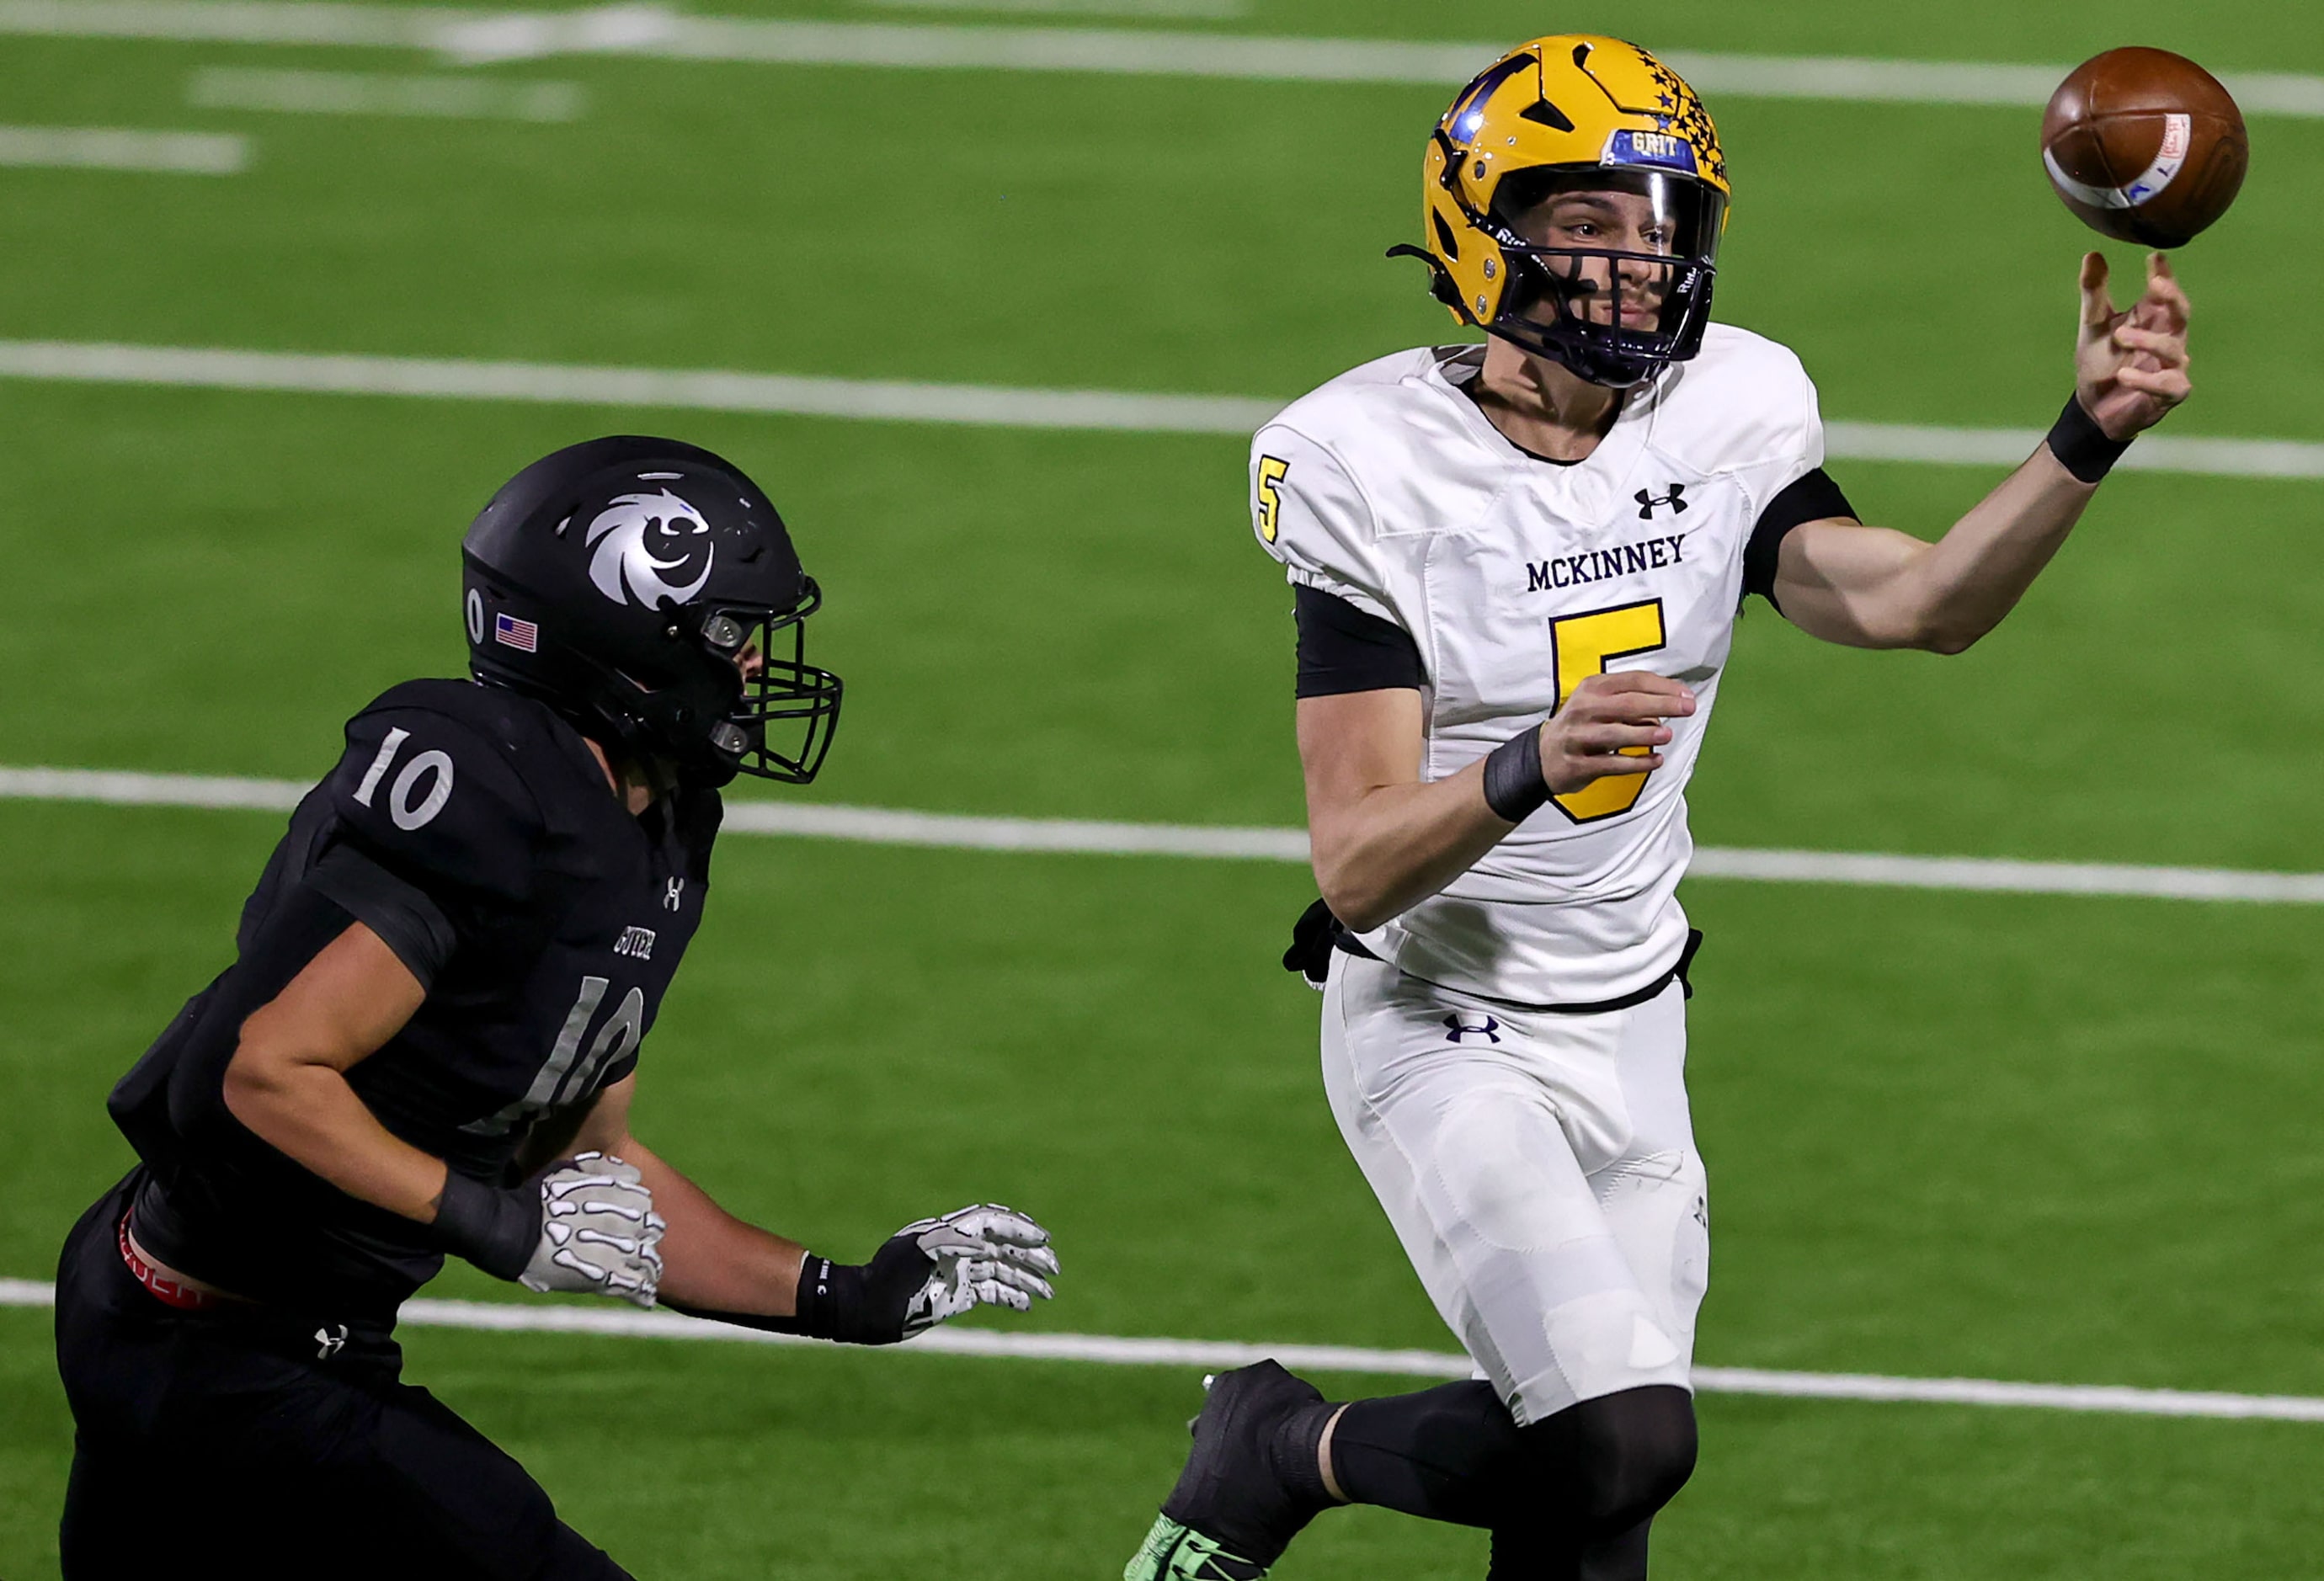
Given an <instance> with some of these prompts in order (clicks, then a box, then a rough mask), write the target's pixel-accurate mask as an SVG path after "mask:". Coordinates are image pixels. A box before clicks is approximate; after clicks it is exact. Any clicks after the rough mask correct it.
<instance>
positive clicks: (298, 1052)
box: [57, 438, 1056, 1581]
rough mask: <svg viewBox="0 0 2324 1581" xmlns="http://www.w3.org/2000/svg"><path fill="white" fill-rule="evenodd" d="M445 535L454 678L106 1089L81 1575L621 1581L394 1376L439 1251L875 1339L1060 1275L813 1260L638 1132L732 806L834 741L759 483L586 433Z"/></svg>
mask: <svg viewBox="0 0 2324 1581" xmlns="http://www.w3.org/2000/svg"><path fill="white" fill-rule="evenodd" d="M464 548H465V559H466V599H465V608H466V617H467V631H468V649H469V658H470V669H471V671H472V673H473V676H474V681H473V682H470V681H448V680H435V681H412V682H408V683H406V684H405V685H401V686H397V687H395V688H393V689H392V690H391V691H389V692H388V693H387V694H385V695H383V696H382V697H381V698H380V699H379V700H378V701H377V702H375V703H372V704H371V705H370V706H369V707H367V708H365V709H364V711H363V712H360V713H358V714H357V715H356V716H355V718H354V719H353V720H351V721H350V722H348V724H347V727H346V741H347V747H346V756H345V757H343V758H341V759H340V760H339V764H338V767H337V768H335V769H334V770H332V772H331V773H330V775H329V776H328V777H327V778H325V779H324V781H323V782H322V783H321V784H320V785H319V786H317V787H316V788H315V789H314V791H313V792H311V793H310V794H309V795H308V796H307V798H306V799H305V800H304V801H303V802H302V803H301V804H300V806H299V810H298V811H297V813H294V814H293V815H292V817H291V827H290V831H289V832H288V833H287V834H286V835H285V836H284V838H283V840H282V842H281V845H280V846H278V847H277V848H276V850H275V851H274V855H273V857H272V859H271V860H270V861H269V862H268V863H267V866H266V870H265V872H264V874H263V877H262V878H260V880H259V883H258V887H257V889H256V890H255V891H254V893H253V894H252V896H251V897H250V900H249V903H248V904H247V905H245V906H244V909H243V914H242V923H241V927H240V930H239V933H238V934H237V936H236V947H237V959H236V960H235V963H234V964H233V965H232V966H231V967H229V968H228V969H227V970H226V971H225V972H224V973H223V974H222V975H220V976H219V977H218V979H217V980H216V981H215V982H213V983H211V984H210V986H209V987H208V988H206V989H204V990H203V991H202V992H201V993H200V994H198V995H197V996H196V997H194V998H193V999H192V1000H191V1001H190V1002H189V1003H188V1004H187V1006H186V1007H185V1008H184V1009H183V1010H182V1011H180V1013H179V1015H178V1016H177V1018H176V1020H174V1021H173V1022H171V1025H170V1027H169V1029H168V1030H167V1031H165V1032H164V1033H163V1034H161V1039H160V1041H158V1042H157V1043H154V1045H153V1046H152V1049H151V1050H149V1051H148V1052H147V1053H146V1054H145V1056H144V1057H143V1059H141V1060H140V1061H139V1062H137V1064H136V1066H135V1067H134V1069H133V1070H131V1071H130V1072H129V1074H128V1075H127V1076H125V1077H124V1078H123V1080H122V1081H121V1083H120V1084H119V1086H117V1087H116V1088H115V1089H114V1092H113V1095H112V1098H111V1099H110V1101H109V1108H110V1109H111V1111H112V1114H113V1117H114V1119H115V1122H116V1123H117V1124H118V1125H119V1126H120V1127H121V1129H122V1131H123V1133H124V1135H126V1136H127V1137H128V1138H129V1141H130V1143H131V1144H132V1145H133V1146H134V1148H135V1149H136V1152H137V1154H138V1158H139V1161H140V1162H139V1163H138V1165H137V1167H136V1168H135V1169H134V1170H132V1171H131V1172H130V1173H129V1174H128V1176H127V1177H126V1178H125V1179H124V1180H123V1181H121V1182H120V1183H119V1184H117V1185H116V1186H115V1187H114V1188H113V1189H112V1190H109V1191H107V1192H106V1194H105V1196H104V1197H103V1198H101V1199H100V1200H98V1201H97V1203H96V1205H95V1206H93V1207H92V1208H90V1209H89V1210H88V1212H87V1213H86V1214H84V1215H83V1216H82V1218H81V1220H80V1222H79V1223H78V1225H77V1226H76V1227H74V1229H73V1232H72V1235H71V1236H70V1238H69V1240H68V1242H67V1243H66V1246H65V1251H64V1257H63V1262H62V1265H61V1266H60V1269H59V1273H58V1280H57V1354H58V1362H59V1366H60V1371H61V1372H62V1374H63V1376H64V1383H65V1391H66V1394H67V1396H68V1398H69V1400H70V1402H71V1405H72V1410H73V1416H74V1420H75V1422H76V1424H77V1429H78V1430H77V1433H76V1436H75V1451H74V1457H73V1467H72V1478H71V1483H70V1486H69V1491H68V1493H67V1495H66V1502H65V1513H64V1521H63V1529H62V1551H63V1564H64V1573H65V1575H66V1576H67V1577H69V1578H78V1577H87V1576H125V1575H129V1574H131V1573H133V1571H134V1572H140V1573H142V1572H144V1571H147V1570H151V1569H154V1568H157V1567H161V1568H172V1567H177V1568H182V1567H192V1568H194V1569H195V1570H197V1571H200V1570H204V1569H208V1570H210V1571H212V1572H213V1573H217V1574H229V1573H231V1574H235V1575H240V1576H291V1575H297V1576H335V1577H336V1576H428V1577H451V1576H478V1577H484V1576H491V1577H498V1578H505V1581H515V1578H519V1577H551V1576H555V1577H565V1576H621V1575H622V1574H624V1572H623V1571H622V1569H621V1568H620V1567H618V1566H616V1565H615V1564H614V1563H613V1560H612V1559H610V1558H607V1557H606V1556H605V1555H604V1553H602V1552H600V1551H599V1550H598V1549H595V1548H594V1547H592V1546H591V1545H590V1544H589V1543H588V1542H586V1540H583V1539H582V1538H580V1537H579V1536H577V1535H576V1533H575V1532H574V1531H573V1530H572V1529H571V1528H569V1527H567V1526H566V1525H565V1524H563V1523H562V1522H561V1521H558V1518H557V1515H556V1512H555V1511H554V1510H553V1509H552V1508H551V1507H550V1504H549V1497H548V1495H547V1494H544V1493H543V1492H542V1491H541V1490H540V1488H539V1485H538V1484H535V1483H534V1482H533V1481H532V1479H531V1478H530V1476H528V1475H526V1474H525V1472H524V1470H523V1468H522V1467H521V1466H518V1465H517V1464H516V1462H515V1461H513V1460H512V1459H511V1458H509V1457H508V1456H506V1455H505V1454H503V1453H502V1452H501V1451H500V1450H499V1449H497V1448H494V1447H493V1445H492V1444H491V1443H490V1442H488V1441H487V1440H486V1439H484V1437H483V1436H482V1435H481V1434H479V1433H478V1432H477V1431H476V1430H475V1429H473V1428H471V1427H469V1426H468V1425H467V1424H466V1422H464V1421H462V1420H460V1419H459V1418H458V1417H457V1416H456V1415H455V1414H453V1412H452V1411H449V1410H447V1408H446V1407H445V1406H443V1405H442V1404H440V1403H438V1402H437V1401H436V1400H435V1399H434V1398H432V1397H431V1396H430V1395H429V1393H427V1392H426V1391H425V1390H422V1389H419V1388H415V1387H413V1386H411V1385H409V1384H406V1383H401V1381H400V1377H399V1374H400V1371H401V1354H400V1352H399V1350H398V1347H397V1346H396V1344H395V1341H394V1339H393V1337H392V1329H393V1326H394V1322H395V1317H396V1311H397V1309H398V1307H399V1306H400V1305H401V1303H402V1301H404V1299H405V1298H406V1297H408V1296H410V1294H411V1293H412V1292H413V1291H415V1290H417V1289H419V1287H420V1285H422V1284H423V1283H425V1282H427V1281H428V1280H429V1278H431V1277H432V1276H433V1275H434V1274H435V1273H436V1272H437V1270H438V1268H439V1267H440V1266H441V1265H442V1264H443V1260H444V1258H445V1257H446V1255H453V1256H458V1257H464V1258H466V1259H467V1260H468V1261H469V1262H471V1263H473V1264H475V1265H476V1266H477V1267H479V1268H482V1269H484V1271H485V1272H486V1273H492V1274H493V1275H495V1276H497V1277H499V1278H502V1279H508V1280H516V1281H520V1282H522V1283H524V1284H525V1285H527V1286H529V1287H530V1288H531V1289H534V1290H540V1291H551V1290H554V1291H592V1292H595V1293H599V1294H604V1295H610V1296H614V1297H618V1298H621V1299H623V1300H627V1301H634V1302H636V1303H637V1304H638V1305H640V1306H651V1305H654V1304H655V1303H656V1301H659V1302H660V1304H662V1305H664V1306H669V1307H675V1308H677V1309H678V1310H683V1311H689V1312H694V1313H696V1314H698V1315H700V1316H704V1317H710V1318H718V1319H725V1320H728V1321H732V1322H736V1323H742V1324H746V1325H749V1326H752V1327H754V1328H769V1329H777V1330H783V1331H789V1332H797V1333H802V1334H807V1335H814V1336H819V1337H824V1338H828V1339H835V1340H843V1341H850V1342H853V1343H858V1344H868V1345H880V1344H888V1343H891V1342H893V1341H896V1340H899V1339H902V1338H905V1337H908V1336H909V1335H911V1334H914V1333H917V1332H918V1331H919V1330H921V1329H922V1328H927V1327H928V1326H929V1325H931V1324H934V1323H936V1322H940V1321H942V1320H943V1319H946V1318H950V1317H954V1316H956V1315H958V1314H959V1313H961V1312H964V1311H966V1310H969V1309H970V1308H972V1307H973V1306H975V1305H977V1304H979V1303H981V1302H990V1303H995V1304H999V1305H1002V1306H1008V1307H1011V1308H1014V1309H1016V1310H1020V1311H1021V1310H1026V1309H1027V1308H1028V1307H1029V1305H1030V1303H1031V1301H1032V1298H1034V1297H1036V1296H1041V1297H1046V1296H1047V1295H1048V1294H1049V1293H1050V1287H1049V1284H1048V1277H1049V1276H1051V1275H1053V1274H1055V1273H1056V1258H1055V1257H1054V1256H1053V1255H1052V1254H1051V1252H1050V1251H1049V1248H1048V1245H1047V1242H1048V1236H1047V1232H1046V1231H1044V1230H1043V1229H1042V1228H1041V1227H1040V1226H1038V1225H1037V1224H1035V1223H1034V1222H1032V1221H1031V1220H1030V1219H1028V1218H1024V1217H1022V1216H1021V1215H1019V1214H1016V1213H1013V1212H1011V1211H1010V1210H1009V1209H1005V1208H1000V1207H996V1206H991V1205H986V1206H981V1207H976V1208H968V1209H961V1210H959V1211H958V1212H955V1213H951V1214H946V1215H945V1216H943V1217H942V1218H931V1219H924V1220H921V1221H920V1222H918V1223H917V1224H914V1225H910V1226H908V1227H906V1228H905V1229H904V1230H902V1231H900V1232H899V1233H898V1234H897V1235H896V1236H894V1237H893V1238H891V1239H890V1240H889V1241H888V1242H887V1243H886V1244H885V1245H882V1246H881V1247H880V1248H879V1250H878V1251H877V1252H876V1253H875V1254H874V1255H873V1256H872V1258H871V1261H870V1262H869V1263H867V1264H861V1265H848V1264H835V1263H833V1262H831V1261H830V1260H829V1259H827V1258H824V1257H818V1256H816V1255H812V1254H810V1253H808V1252H807V1251H806V1250H805V1249H804V1248H803V1247H801V1246H800V1245H798V1244H797V1243H796V1242H793V1241H788V1240H786V1239H784V1238H782V1237H781V1236H777V1235H773V1234H771V1233H770V1232H768V1231H766V1230H762V1229H759V1228H756V1227H752V1226H751V1225H748V1224H744V1223H742V1221H741V1220H739V1219H736V1218H732V1217H730V1216H729V1215H727V1214H726V1213H725V1212H724V1211H723V1210H722V1209H720V1208H719V1207H718V1206H717V1204H716V1203H715V1202H713V1201H712V1200H710V1198H709V1197H708V1196H707V1195H705V1193H704V1192H703V1191H702V1190H701V1189H700V1188H699V1187H696V1186H695V1185H694V1184H693V1183H692V1182H690V1181H687V1178H686V1177H685V1176H684V1175H682V1174H680V1173H678V1171H677V1170H675V1169H673V1168H672V1167H671V1166H670V1165H669V1164H668V1163H663V1162H662V1160H661V1159H660V1158H659V1156H657V1155H656V1154H654V1153H652V1152H651V1151H650V1150H649V1149H648V1148H647V1147H645V1146H644V1145H643V1144H641V1143H640V1142H639V1141H638V1140H637V1138H636V1137H635V1136H633V1135H631V1132H630V1126H629V1110H630V1099H631V1094H632V1089H634V1088H635V1086H636V1084H637V1076H636V1067H637V1063H638V1047H639V1044H640V1043H641V1041H642V1040H643V1038H644V1037H645V1034H647V1033H648V1032H649V1031H650V1030H651V1028H652V1026H653V1022H654V1016H655V1014H656V1013H657V1011H658V1010H659V1008H660V1005H661V998H662V995H663V993H664V992H665V991H666V990H667V989H668V988H669V981H670V978H671V976H672V975H673V974H674V973H675V972H676V971H677V970H678V961H679V960H680V958H681V957H682V956H683V955H684V954H685V951H686V947H687V942H688V941H689V940H690V939H691V938H692V937H693V934H694V930H695V928H696V924H698V923H699V921H700V919H701V915H702V905H703V896H704V891H705V889H706V887H708V883H709V876H710V849H711V844H712V841H713V840H714V839H715V836H716V834H717V832H718V823H719V817H720V800H719V791H718V787H719V786H723V785H724V784H725V783H726V782H727V781H729V780H730V779H732V778H733V777H734V775H736V774H737V773H743V774H752V775H756V776H759V777H763V778H768V779H775V780H780V781H785V782H788V783H790V784H798V785H803V784H805V783H807V781H808V780H809V779H812V778H813V777H815V773H816V769H817V768H818V767H819V766H820V765H821V763H822V759H823V756H824V753H825V749H827V748H828V747H829V745H830V740H831V731H832V727H833V725H834V723H835V721H836V720H837V717H838V712H839V698H840V687H839V681H838V679H837V677H836V676H832V675H831V674H829V673H828V672H826V671H824V670H820V669H816V668H814V667H812V666H808V665H807V663H806V662H805V649H804V636H803V628H804V622H805V620H806V618H807V616H808V615H809V614H810V613H811V612H813V611H814V610H815V608H816V603H817V602H818V596H819V595H818V594H817V592H816V584H815V583H814V581H813V580H812V579H811V578H809V577H807V575H806V574H804V573H803V572H802V570H801V569H800V565H799V562H798V556H797V555H796V554H795V553H794V552H793V550H792V547H791V543H790V538H789V536H788V533H787V532H786V530H785V529H784V527H783V523H782V520H781V519H780V518H779V516H778V515H777V514H776V512H775V509H774V507H773V506H772V505H771V504H770V502H769V501H768V500H767V498H766V496H765V495H764V494H763V493H761V492H760V490H759V488H758V487H757V485H755V484H754V483H752V482H751V480H750V479H748V478H747V477H745V476H743V475H742V473H740V472H739V471H737V470H736V469H735V468H734V467H733V466H731V465H729V464H727V463H725V462H724V461H722V460H720V459H719V458H718V457H717V456H715V455H711V454H710V453H708V452H707V451H704V450H699V449H696V448H695V447H694V446H688V445H683V444H678V443H676V442H673V441H670V440H665V439H644V438H609V439H599V440H595V441H592V442H590V443H588V444H585V445H577V446H572V447H571V448H569V449H566V450H560V451H558V452H557V453H556V454H555V455H550V456H548V457H546V458H545V459H543V460H541V461H539V462H536V463H534V464H532V465H531V466H529V467H527V468H526V469H525V470H524V471H523V472H521V473H519V474H518V475H517V476H516V477H515V478H514V479H512V481H511V482H510V483H508V484H507V486H505V487H504V488H503V489H502V490H501V491H500V492H499V493H498V494H496V495H495V496H493V501H492V502H491V503H490V504H488V505H487V506H485V508H484V513H483V514H482V515H480V516H478V517H477V518H476V520H475V525H474V526H473V527H471V528H470V529H469V530H468V534H467V538H466V544H465V546H464Z"/></svg>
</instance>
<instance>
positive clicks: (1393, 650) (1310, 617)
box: [1291, 583, 1428, 697]
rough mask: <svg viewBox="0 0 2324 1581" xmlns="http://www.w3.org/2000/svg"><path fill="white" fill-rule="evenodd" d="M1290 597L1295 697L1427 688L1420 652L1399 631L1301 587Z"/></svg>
mask: <svg viewBox="0 0 2324 1581" xmlns="http://www.w3.org/2000/svg"><path fill="white" fill-rule="evenodd" d="M1291 594H1292V603H1291V613H1292V618H1293V619H1294V620H1296V621H1297V622H1298V625H1299V685H1298V694H1299V695H1300V696H1302V697H1331V696H1336V695H1337V694H1340V693H1342V692H1380V691H1386V690H1388V689H1390V688H1393V687H1397V686H1410V687H1413V688H1414V689H1416V690H1424V689H1425V688H1426V686H1427V685H1428V674H1427V672H1426V671H1425V669H1423V668H1422V667H1421V664H1420V649H1419V648H1417V647H1416V645H1415V644H1414V642H1413V640H1412V634H1411V633H1410V632H1408V631H1406V630H1405V629H1404V628H1403V627H1401V626H1399V625H1397V623H1396V622H1395V621H1393V620H1382V619H1380V618H1379V616H1378V615H1374V614H1368V613H1366V612H1365V611H1362V610H1360V609H1358V608H1356V606H1355V605H1353V604H1351V603H1350V602H1348V601H1347V600H1346V599H1343V598H1341V597H1340V596H1338V595H1337V594H1335V593H1325V592H1324V591H1323V589H1321V588H1317V587H1309V586H1307V585H1305V584H1304V583H1303V584H1296V585H1294V587H1293V588H1292V590H1291Z"/></svg>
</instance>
